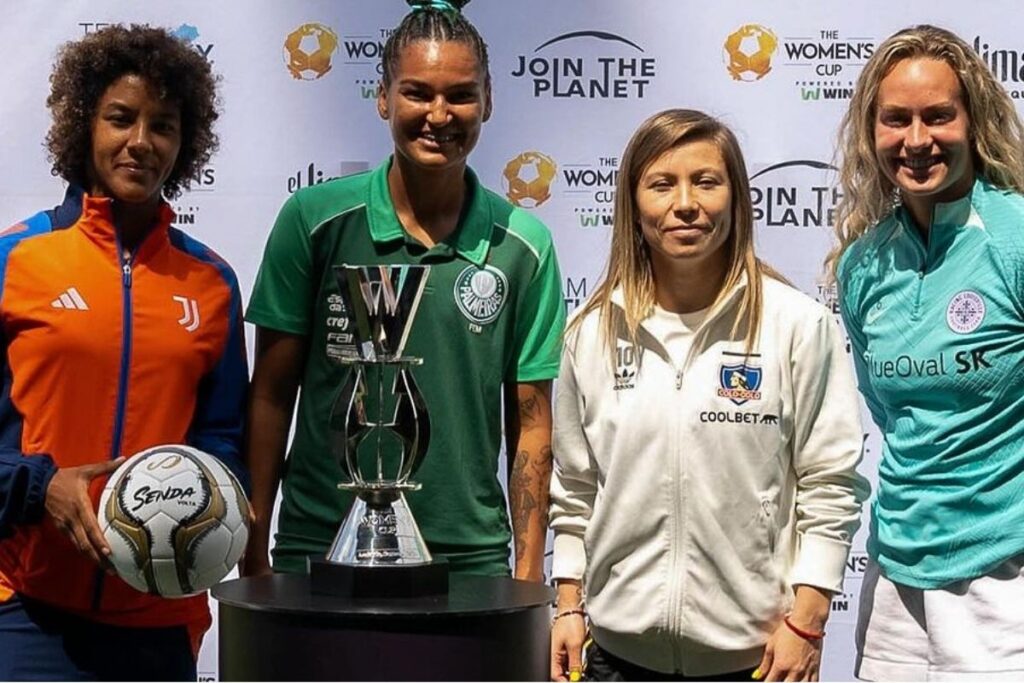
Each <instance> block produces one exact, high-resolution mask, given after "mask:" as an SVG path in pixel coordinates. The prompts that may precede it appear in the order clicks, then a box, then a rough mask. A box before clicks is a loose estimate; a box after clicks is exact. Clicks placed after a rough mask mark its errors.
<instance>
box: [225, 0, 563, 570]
mask: <svg viewBox="0 0 1024 683" xmlns="http://www.w3.org/2000/svg"><path fill="white" fill-rule="evenodd" d="M409 4H410V5H412V8H413V10H412V12H411V13H410V14H409V15H407V16H406V17H405V18H404V19H403V20H402V22H401V24H400V25H399V26H398V27H397V28H396V29H395V31H394V32H392V33H391V35H390V36H389V38H388V40H387V42H386V44H385V47H384V53H383V56H382V69H383V70H382V79H381V84H380V87H379V91H378V98H377V105H378V113H379V115H380V117H381V119H383V120H384V121H385V122H386V123H387V125H388V128H389V130H390V134H391V138H392V140H393V142H394V154H393V156H392V157H391V158H390V159H388V160H387V161H385V162H384V163H383V164H381V165H380V166H379V167H378V168H377V169H376V170H374V171H372V172H371V173H368V174H361V175H356V176H350V177H346V178H340V179H337V180H334V181H331V182H327V183H323V184H321V185H317V186H314V187H310V188H303V189H302V190H300V191H299V192H297V193H296V194H295V195H293V196H292V197H291V198H290V199H289V200H288V201H287V202H286V203H285V206H284V207H283V208H282V209H281V212H280V214H279V216H278V219H277V222H276V224H275V226H274V229H273V230H272V232H271V235H270V238H269V240H268V244H267V250H266V253H265V255H264V259H263V263H262V265H261V267H260V272H259V276H258V277H257V280H256V284H255V287H254V291H253V295H252V298H251V300H250V303H249V308H248V313H247V319H248V320H249V321H250V322H252V323H254V324H255V325H256V326H257V337H256V340H257V341H256V363H255V368H254V372H253V384H252V390H251V393H250V396H251V403H250V411H249V416H250V423H249V424H250V432H249V445H248V458H249V461H250V463H251V466H252V481H253V507H254V511H255V513H256V524H255V528H254V529H253V532H252V537H251V540H250V544H249V548H248V552H247V554H246V562H245V566H244V568H243V571H244V573H246V574H265V573H269V572H270V571H271V567H270V564H269V562H268V550H269V546H270V537H269V534H270V521H271V517H272V512H273V505H274V499H275V495H276V491H277V487H278V484H279V482H280V483H281V488H282V501H283V502H282V505H281V511H280V516H279V524H278V529H277V535H276V544H275V547H274V568H275V569H277V570H278V571H305V567H306V557H308V556H310V555H319V556H321V557H322V556H323V555H324V554H325V552H326V551H327V549H328V547H329V545H330V543H331V541H332V539H333V537H334V535H335V533H336V531H337V529H338V527H339V526H340V524H341V522H342V519H343V518H344V513H345V508H346V506H347V505H348V503H349V500H350V499H348V498H345V497H344V494H343V493H342V492H339V491H338V489H337V484H338V482H339V481H341V480H342V478H343V477H342V473H341V470H340V468H339V467H338V465H337V463H336V462H335V460H334V456H333V455H332V454H331V449H330V446H329V443H330V440H331V437H330V434H329V433H328V422H329V419H330V409H331V405H332V402H333V401H334V399H335V396H336V394H337V391H338V389H339V388H340V386H341V383H342V380H343V379H344V374H343V370H342V369H341V367H340V365H339V364H338V363H336V362H334V360H333V359H332V358H331V353H332V352H338V353H344V352H345V351H346V349H345V348H344V345H345V344H348V343H349V340H350V338H351V335H348V334H342V333H340V331H344V330H346V329H347V328H346V326H347V325H348V324H349V320H348V319H347V318H345V317H344V311H343V310H341V307H340V305H338V304H334V303H333V300H334V299H338V298H339V297H338V289H337V286H336V283H334V282H333V278H332V277H331V276H330V273H327V274H326V276H324V273H325V272H326V270H328V269H329V268H330V267H331V266H332V265H340V264H343V263H349V264H378V263H379V264H393V263H427V264H429V265H430V266H431V272H430V280H429V281H428V284H427V290H426V292H425V293H424V296H423V299H422V300H421V303H420V306H419V309H418V313H417V318H416V321H415V323H414V324H413V325H412V331H411V332H410V338H409V339H410V340H409V346H408V347H407V352H408V353H410V354H412V355H417V356H420V357H423V358H424V363H423V365H422V366H420V367H418V368H417V369H416V371H415V373H414V374H415V375H416V376H417V378H418V379H417V381H418V383H419V384H420V386H421V389H422V391H423V395H424V400H425V402H426V404H427V408H428V410H429V414H430V422H431V439H430V450H429V451H428V453H427V455H426V457H425V459H424V462H423V465H422V467H421V468H420V469H419V470H418V472H417V480H418V481H419V482H421V483H423V489H422V490H421V491H419V492H414V493H411V494H410V495H409V504H410V507H411V508H412V511H413V514H414V515H415V517H416V520H417V523H418V524H419V526H420V529H421V531H422V532H423V535H424V538H425V540H426V541H427V543H428V545H429V547H430V550H431V552H432V553H433V554H435V555H440V556H443V557H445V558H446V559H448V561H449V563H450V565H451V567H452V570H453V571H458V572H466V573H483V574H508V573H509V558H508V548H509V540H510V535H511V537H512V540H513V544H512V546H513V548H514V550H515V566H514V575H515V577H516V578H520V579H526V580H533V581H539V580H541V579H542V567H543V557H544V542H545V537H546V522H547V488H548V481H549V477H550V471H551V449H550V439H551V417H550V399H549V396H550V386H551V380H552V379H553V378H554V377H555V375H557V372H558V349H559V345H560V340H561V331H562V326H563V323H564V316H565V313H564V311H565V305H564V301H563V299H562V296H561V281H560V277H559V275H558V268H557V263H556V261H555V257H554V251H553V248H552V244H551V238H550V234H549V233H548V232H547V229H546V228H544V226H543V225H541V224H540V223H539V221H537V220H536V219H534V218H533V217H532V216H530V215H529V214H527V213H526V212H524V211H521V210H517V209H514V207H512V206H511V205H510V204H509V203H508V202H506V201H504V200H503V199H501V198H499V197H498V196H497V195H495V194H494V193H492V192H490V191H488V190H486V189H485V188H483V187H482V186H481V184H480V183H479V181H478V180H477V178H476V176H475V174H474V173H473V172H472V171H471V170H470V168H469V167H468V163H467V161H468V156H469V154H470V152H471V151H472V150H473V148H474V147H475V145H476V143H477V140H478V139H479V136H480V132H481V128H482V126H483V124H484V123H485V122H486V121H487V120H488V118H489V117H490V114H491V79H490V72H489V68H488V56H487V48H486V45H485V44H484V41H483V39H482V38H481V36H480V34H479V33H478V32H477V30H476V29H475V28H474V27H473V25H472V24H471V23H470V22H469V20H468V19H466V17H465V16H463V15H462V13H461V10H460V8H461V6H462V5H465V4H466V0H459V1H457V2H456V1H454V0H452V1H447V0H410V2H409ZM474 297H475V298H474ZM467 302H468V303H467ZM473 306H476V307H473ZM331 328H334V329H331ZM346 338H348V340H346ZM300 384H301V385H302V387H303V390H302V393H301V396H300V398H299V406H298V418H297V421H296V424H297V426H296V431H295V438H294V440H293V442H292V445H291V450H290V453H289V455H288V466H287V469H285V468H284V462H285V448H286V445H287V440H288V433H289V426H290V422H291V419H292V412H293V406H294V403H295V399H296V392H297V389H298V387H299V385H300ZM503 392H504V393H505V396H504V405H505V406H511V407H512V409H511V410H510V411H509V413H510V414H509V415H508V416H507V418H508V419H507V420H506V423H505V424H506V429H505V433H506V434H507V447H508V452H509V453H510V454H512V455H510V460H511V461H512V463H513V464H512V466H511V467H510V468H509V470H510V471H509V485H508V491H509V510H510V512H511V518H512V519H511V525H510V524H509V519H508V516H507V515H506V512H505V500H504V496H503V494H502V491H501V487H500V486H499V483H498V478H497V472H496V470H497V463H498V452H499V448H500V439H501V432H502V405H503V401H502V393H503ZM516 407H518V411H517V410H516ZM510 526H511V529H510V528H509V527H510ZM510 531H511V534H510Z"/></svg>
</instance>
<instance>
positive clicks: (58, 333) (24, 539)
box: [0, 188, 248, 642]
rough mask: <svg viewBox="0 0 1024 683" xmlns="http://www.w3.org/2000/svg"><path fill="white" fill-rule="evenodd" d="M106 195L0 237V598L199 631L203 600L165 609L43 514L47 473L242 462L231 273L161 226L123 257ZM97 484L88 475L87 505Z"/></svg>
mask: <svg viewBox="0 0 1024 683" xmlns="http://www.w3.org/2000/svg"><path fill="white" fill-rule="evenodd" d="M112 202H113V200H110V199H103V198H96V197H90V196H88V195H87V194H85V193H83V192H82V191H81V190H79V189H77V188H71V189H69V190H68V193H67V196H66V198H65V200H64V203H63V204H61V205H60V206H58V207H57V208H55V209H53V210H51V211H44V212H41V213H38V214H36V215H35V216H33V217H32V218H29V219H28V220H26V221H24V222H22V223H19V224H17V225H14V226H12V227H11V228H8V229H7V230H6V231H4V232H3V233H2V234H0V344H2V351H3V352H2V354H0V367H2V371H3V374H2V387H0V601H5V600H7V599H9V598H10V597H11V595H12V594H13V593H18V594H22V595H25V596H28V597H31V598H34V599H37V600H40V601H43V602H46V603H49V604H51V605H53V606H55V607H57V608H60V609H63V610H66V611H68V612H70V613H73V614H77V615H80V616H83V617H86V618H88V619H92V620H95V621H100V622H105V623H110V624H115V625H122V626H170V625H187V626H188V627H189V630H190V632H191V633H192V634H193V638H194V642H196V641H195V639H196V637H197V636H198V635H201V634H202V632H203V631H205V630H206V629H207V628H208V627H209V624H210V615H209V610H208V607H207V598H206V595H205V594H204V595H199V596H196V597H193V598H186V599H180V600H168V599H165V598H160V597H156V596H152V595H147V594H143V593H140V592H138V591H136V590H134V589H133V588H131V587H130V586H128V584H126V583H124V582H123V581H122V580H121V579H119V578H117V577H112V576H109V575H107V574H105V573H104V572H103V571H101V570H100V568H99V567H97V565H96V564H95V563H94V562H92V561H91V560H90V559H88V558H87V557H86V556H85V555H83V554H82V553H80V552H79V551H78V550H77V549H76V548H75V547H74V546H73V545H72V543H71V542H70V541H69V540H68V539H67V538H66V537H65V536H64V535H63V534H62V533H61V532H60V531H59V530H58V529H57V528H56V526H55V525H54V524H53V523H52V521H51V520H50V519H49V517H47V516H46V515H45V514H44V513H45V508H44V501H45V496H46V488H47V485H48V484H49V482H50V480H51V478H52V477H53V475H54V473H55V472H56V471H57V468H60V467H75V466H78V465H85V464H89V463H96V462H103V461H105V460H109V459H114V458H117V457H119V456H122V455H124V456H130V455H132V454H134V453H138V452H139V451H141V450H143V449H145V448H148V447H150V446H155V445H158V444H163V443H187V444H190V445H192V446H194V447H196V448H199V449H200V450H203V451H206V452H207V453H211V454H213V455H215V456H217V457H219V458H220V459H221V460H222V461H223V462H224V463H225V464H227V465H228V467H229V468H230V469H231V470H232V471H233V472H234V473H235V474H236V475H237V476H239V478H240V480H241V481H242V482H243V484H245V485H247V475H246V471H245V469H244V467H243V465H242V461H241V457H240V444H241V438H242V416H243V411H244V402H245V393H246V388H247V382H248V369H247V364H246V350H245V339H244V331H243V327H242V319H241V296H240V294H239V289H238V283H237V281H236V279H235V275H234V273H233V272H232V271H231V268H230V267H229V266H228V265H227V264H226V263H225V262H224V261H223V260H221V258H220V257H218V256H217V255H216V254H214V253H213V252H212V251H211V250H209V249H208V248H207V247H205V246H204V245H202V244H200V243H199V242H197V241H196V240H194V239H192V238H190V237H188V236H187V235H185V234H184V233H182V232H181V231H179V230H177V229H175V228H172V227H171V225H170V223H171V220H172V218H173V216H174V214H173V212H172V211H171V209H170V207H168V206H167V205H166V204H164V205H163V206H162V208H161V213H160V218H159V221H158V222H157V224H156V225H154V226H153V227H152V229H151V230H150V232H149V233H147V235H146V237H145V238H144V239H143V240H142V242H141V243H140V244H139V245H138V246H137V247H136V248H135V250H134V251H133V252H132V253H130V254H127V255H126V254H124V253H123V250H122V248H121V245H120V241H119V237H118V231H117V229H116V228H115V226H114V221H113V213H112ZM104 483H105V478H103V477H99V478H97V479H95V480H93V482H92V486H91V488H90V493H91V495H92V498H93V503H94V505H95V504H98V502H99V497H100V494H101V492H102V490H103V485H104Z"/></svg>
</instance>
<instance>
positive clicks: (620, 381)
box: [614, 367, 636, 391]
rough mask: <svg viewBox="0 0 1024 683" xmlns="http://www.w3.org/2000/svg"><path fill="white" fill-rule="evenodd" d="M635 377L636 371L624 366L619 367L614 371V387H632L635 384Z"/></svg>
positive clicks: (616, 388)
mask: <svg viewBox="0 0 1024 683" xmlns="http://www.w3.org/2000/svg"><path fill="white" fill-rule="evenodd" d="M635 379H636V372H635V371H633V370H630V369H629V368H626V367H619V368H617V369H616V371H615V387H614V389H615V390H616V391H618V390H619V389H632V388H633V387H635V386H636V383H635V382H634V380H635Z"/></svg>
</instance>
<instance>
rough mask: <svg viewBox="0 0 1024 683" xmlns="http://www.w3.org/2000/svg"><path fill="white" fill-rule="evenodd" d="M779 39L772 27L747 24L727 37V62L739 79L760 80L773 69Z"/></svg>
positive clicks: (732, 74)
mask: <svg viewBox="0 0 1024 683" xmlns="http://www.w3.org/2000/svg"><path fill="white" fill-rule="evenodd" d="M778 46H779V39H778V38H777V37H776V36H775V33H773V32H772V30H771V29H770V28H766V27H764V26H761V25H759V24H746V25H745V26H740V27H739V28H738V29H736V30H735V31H733V32H732V33H730V34H729V37H728V38H726V39H725V45H724V46H723V47H724V49H725V55H724V57H725V63H726V67H727V68H728V70H729V75H730V76H732V77H733V78H734V79H735V80H737V81H759V80H761V79H762V78H764V77H765V76H767V75H768V72H769V71H771V70H772V55H774V54H775V50H776V48H777V47H778Z"/></svg>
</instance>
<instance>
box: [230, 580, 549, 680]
mask: <svg viewBox="0 0 1024 683" xmlns="http://www.w3.org/2000/svg"><path fill="white" fill-rule="evenodd" d="M212 594H213V597H214V598H216V599H217V600H218V601H219V602H220V618H219V635H220V639H219V646H220V678H221V680H224V681H232V680H254V681H263V680H285V681H288V680H338V681H344V680H371V681H374V680H392V681H395V680H398V681H403V680H405V681H416V680H423V681H430V680H481V681H501V680H521V681H528V680H535V681H545V680H548V673H549V663H548V662H549V659H550V652H549V647H550V645H549V643H550V622H549V619H550V615H551V612H550V609H549V607H548V605H549V604H550V603H551V601H552V599H553V597H554V592H553V591H552V590H551V589H550V588H548V587H546V586H543V585H541V584H535V583H527V582H525V581H516V580H514V579H507V578H497V577H487V576H467V575H460V574H452V575H451V577H450V590H449V593H448V595H447V596H435V597H423V598H376V599H355V598H346V597H339V596H330V595H316V594H313V593H312V592H311V591H310V584H309V576H307V575H301V574H277V575H274V576H268V577H259V578H251V579H239V580H237V581H229V582H227V583H222V584H220V585H218V586H216V587H214V589H213V591H212Z"/></svg>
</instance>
